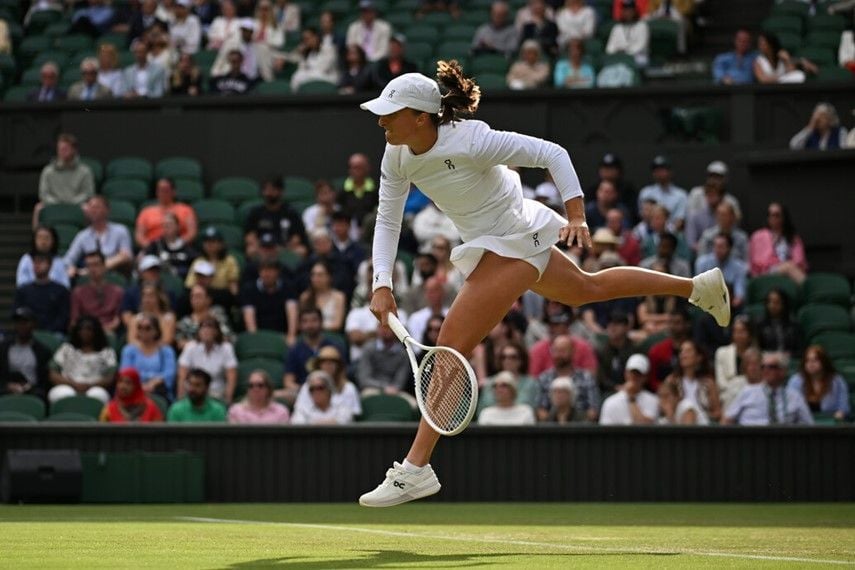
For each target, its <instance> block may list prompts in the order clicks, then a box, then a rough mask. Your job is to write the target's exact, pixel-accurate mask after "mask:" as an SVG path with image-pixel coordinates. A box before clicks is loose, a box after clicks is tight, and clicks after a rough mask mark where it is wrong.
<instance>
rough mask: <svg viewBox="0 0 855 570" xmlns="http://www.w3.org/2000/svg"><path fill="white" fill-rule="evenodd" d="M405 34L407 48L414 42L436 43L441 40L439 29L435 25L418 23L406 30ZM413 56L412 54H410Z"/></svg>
mask: <svg viewBox="0 0 855 570" xmlns="http://www.w3.org/2000/svg"><path fill="white" fill-rule="evenodd" d="M404 35H405V36H407V49H408V50H409V48H410V46H411V45H412V44H414V43H419V42H424V43H427V44H431V45H435V44H436V43H437V42H438V41H439V30H437V29H436V27H435V26H427V25H425V24H416V25H415V26H410V27H409V28H407V29H406V30H404ZM410 56H411V57H412V54H410Z"/></svg>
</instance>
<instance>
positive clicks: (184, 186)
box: [175, 178, 205, 204]
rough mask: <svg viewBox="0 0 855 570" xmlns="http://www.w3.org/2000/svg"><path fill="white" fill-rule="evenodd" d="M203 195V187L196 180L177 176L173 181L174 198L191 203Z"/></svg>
mask: <svg viewBox="0 0 855 570" xmlns="http://www.w3.org/2000/svg"><path fill="white" fill-rule="evenodd" d="M204 197H205V187H204V186H203V185H202V183H201V182H200V181H198V180H190V179H188V178H179V179H177V180H176V181H175V199H176V200H178V201H179V202H184V203H185V204H192V203H193V202H195V201H196V200H201V199H203V198H204Z"/></svg>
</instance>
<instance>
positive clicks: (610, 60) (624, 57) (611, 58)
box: [600, 53, 638, 69]
mask: <svg viewBox="0 0 855 570" xmlns="http://www.w3.org/2000/svg"><path fill="white" fill-rule="evenodd" d="M600 63H601V64H602V66H603V67H605V66H607V65H616V64H623V65H626V66H627V67H629V68H631V69H635V68H636V67H638V66H637V65H636V63H635V58H634V57H632V56H631V55H629V54H628V53H607V54H604V55H603V58H602V61H601V62H600Z"/></svg>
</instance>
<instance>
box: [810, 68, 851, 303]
mask: <svg viewBox="0 0 855 570" xmlns="http://www.w3.org/2000/svg"><path fill="white" fill-rule="evenodd" d="M847 73H848V72H847ZM850 75H851V74H850ZM802 296H803V297H804V301H805V303H830V304H832V305H840V306H841V307H844V308H849V305H850V301H851V299H852V288H851V287H850V286H849V281H848V280H847V279H846V277H844V276H843V275H840V274H838V273H809V274H808V276H807V279H805V282H804V283H803V284H802Z"/></svg>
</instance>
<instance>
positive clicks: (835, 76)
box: [816, 66, 855, 82]
mask: <svg viewBox="0 0 855 570" xmlns="http://www.w3.org/2000/svg"><path fill="white" fill-rule="evenodd" d="M816 79H817V81H827V82H843V81H855V74H853V73H852V72H851V71H849V70H848V69H844V68H842V67H837V66H826V67H823V68H822V69H820V70H819V73H817V74H816Z"/></svg>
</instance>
